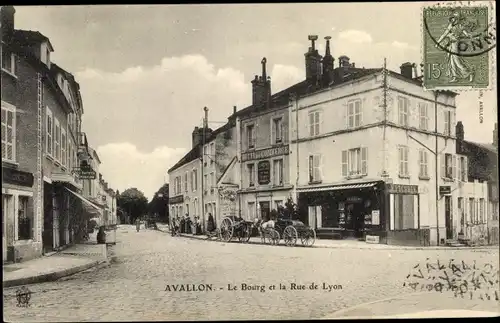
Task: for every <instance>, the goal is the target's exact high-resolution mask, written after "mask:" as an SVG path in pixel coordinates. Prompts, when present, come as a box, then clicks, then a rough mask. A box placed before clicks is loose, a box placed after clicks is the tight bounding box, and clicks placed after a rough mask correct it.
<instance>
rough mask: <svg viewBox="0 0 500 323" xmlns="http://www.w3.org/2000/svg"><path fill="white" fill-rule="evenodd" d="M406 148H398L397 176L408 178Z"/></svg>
mask: <svg viewBox="0 0 500 323" xmlns="http://www.w3.org/2000/svg"><path fill="white" fill-rule="evenodd" d="M408 150H409V149H408V147H406V146H399V147H398V154H399V176H404V177H408V176H410V170H409V169H408Z"/></svg>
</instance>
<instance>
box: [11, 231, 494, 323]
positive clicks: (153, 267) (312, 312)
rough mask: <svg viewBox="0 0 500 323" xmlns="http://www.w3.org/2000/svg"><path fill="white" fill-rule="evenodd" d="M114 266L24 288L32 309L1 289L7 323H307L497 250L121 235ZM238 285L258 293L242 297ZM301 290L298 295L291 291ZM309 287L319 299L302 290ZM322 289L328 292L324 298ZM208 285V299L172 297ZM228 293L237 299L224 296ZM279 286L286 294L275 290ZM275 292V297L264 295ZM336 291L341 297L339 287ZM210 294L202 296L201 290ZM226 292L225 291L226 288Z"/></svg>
mask: <svg viewBox="0 0 500 323" xmlns="http://www.w3.org/2000/svg"><path fill="white" fill-rule="evenodd" d="M117 241H118V243H117V245H116V246H113V247H111V249H112V250H111V252H112V253H113V254H114V255H115V257H116V260H115V261H113V262H112V263H111V264H109V265H105V266H101V267H100V268H95V269H91V270H88V271H86V272H82V273H79V274H76V275H73V276H71V277H66V278H64V279H62V280H59V281H56V282H48V283H43V284H37V285H29V286H28V287H29V289H30V290H31V291H32V292H33V295H32V298H31V306H30V307H29V308H19V307H17V306H16V304H17V302H16V299H15V291H16V288H9V289H4V317H5V319H6V320H7V321H51V322H54V321H80V322H82V321H96V320H99V321H103V320H108V321H110V320H112V321H119V320H128V321H130V320H133V321H143V320H196V319H198V320H200V319H203V320H227V319H310V318H322V317H325V316H328V315H331V314H332V313H333V312H334V311H336V310H340V309H343V308H346V307H350V306H354V305H358V304H361V303H365V302H372V301H375V300H380V299H384V298H389V297H395V296H400V295H404V294H409V293H411V292H412V291H411V289H410V288H407V287H406V288H405V287H403V283H404V282H405V280H406V278H407V275H408V273H409V272H410V270H412V268H413V266H415V265H416V263H423V262H424V261H425V260H426V258H430V259H440V260H441V261H444V262H447V261H448V260H449V259H450V258H453V259H457V260H464V261H465V262H468V263H470V262H472V261H473V260H476V261H478V262H491V263H494V264H498V252H497V251H495V250H488V251H485V250H482V251H478V250H476V251H474V250H362V249H356V250H349V249H326V248H300V247H297V248H289V247H281V246H261V245H245V244H237V243H221V242H206V241H199V240H193V239H187V238H180V237H171V236H170V235H169V234H167V233H164V232H160V231H151V230H141V231H140V232H136V231H135V228H134V227H133V226H121V227H120V228H119V230H118V232H117ZM242 283H245V284H247V285H258V286H261V285H263V286H265V291H263V292H262V291H260V290H245V291H244V290H241V285H242ZM292 283H294V284H296V288H300V285H305V287H306V289H305V290H302V289H295V290H292V289H291V288H290V287H291V284H292ZM311 283H316V284H317V286H318V289H314V290H310V289H308V287H309V286H310V285H311ZM323 283H325V284H326V286H329V285H332V286H335V288H334V289H332V290H331V291H328V290H327V289H326V290H325V289H323V288H322V287H323ZM176 284H195V285H196V286H198V285H199V284H211V286H212V288H213V290H212V291H206V290H205V291H200V292H187V291H174V290H173V289H175V287H174V286H173V285H176ZM228 284H231V286H236V287H237V289H238V290H231V291H229V290H228ZM280 284H282V285H284V286H285V287H286V288H287V289H286V290H281V289H280V287H279V286H280ZM271 285H275V286H276V287H275V290H270V289H269V286H271ZM339 285H341V286H342V288H340V287H339ZM167 286H170V291H166V287H167ZM207 288H208V287H207ZM231 288H232V287H231Z"/></svg>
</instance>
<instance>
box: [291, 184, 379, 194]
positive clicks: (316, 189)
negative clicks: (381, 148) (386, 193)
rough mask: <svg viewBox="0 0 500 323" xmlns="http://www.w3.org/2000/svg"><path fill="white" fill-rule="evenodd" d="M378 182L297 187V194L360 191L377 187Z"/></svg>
mask: <svg viewBox="0 0 500 323" xmlns="http://www.w3.org/2000/svg"><path fill="white" fill-rule="evenodd" d="M377 183H378V182H370V183H359V184H345V185H328V186H316V187H298V188H297V192H298V193H306V192H324V191H339V190H351V189H361V188H369V187H373V186H375V185H377Z"/></svg>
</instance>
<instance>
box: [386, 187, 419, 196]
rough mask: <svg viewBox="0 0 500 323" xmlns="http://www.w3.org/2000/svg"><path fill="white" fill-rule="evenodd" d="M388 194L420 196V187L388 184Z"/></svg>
mask: <svg viewBox="0 0 500 323" xmlns="http://www.w3.org/2000/svg"><path fill="white" fill-rule="evenodd" d="M386 189H387V193H392V194H415V195H418V185H405V184H386Z"/></svg>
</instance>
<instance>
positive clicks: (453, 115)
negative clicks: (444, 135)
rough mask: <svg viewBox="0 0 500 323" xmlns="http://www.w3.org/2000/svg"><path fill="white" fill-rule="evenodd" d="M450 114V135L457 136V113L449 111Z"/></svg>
mask: <svg viewBox="0 0 500 323" xmlns="http://www.w3.org/2000/svg"><path fill="white" fill-rule="evenodd" d="M449 113H450V123H451V124H450V135H456V134H455V130H454V129H455V113H453V112H452V111H449Z"/></svg>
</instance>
